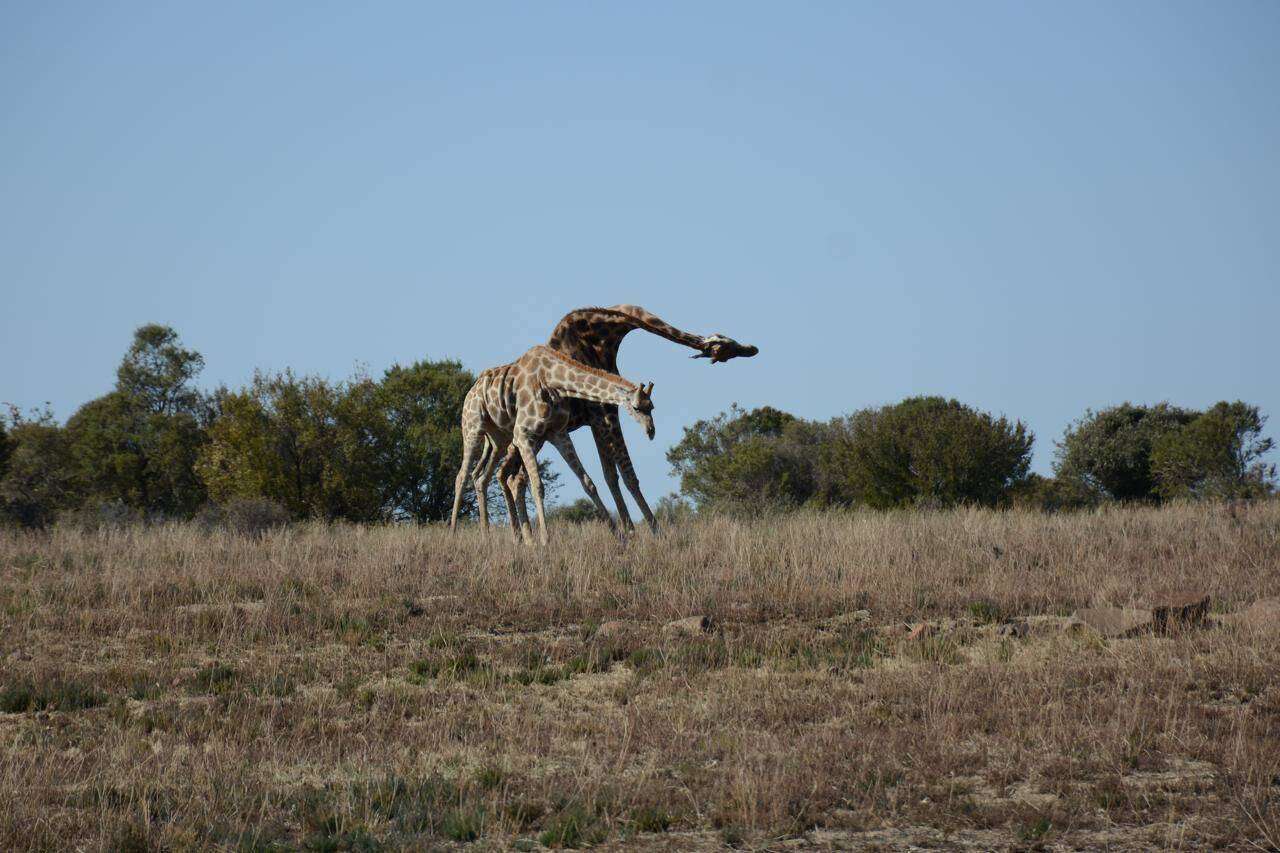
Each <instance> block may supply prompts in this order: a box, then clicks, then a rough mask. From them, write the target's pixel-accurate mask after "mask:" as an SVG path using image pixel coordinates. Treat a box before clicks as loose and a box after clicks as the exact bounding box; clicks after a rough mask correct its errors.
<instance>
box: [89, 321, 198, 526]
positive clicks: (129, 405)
mask: <svg viewBox="0 0 1280 853" xmlns="http://www.w3.org/2000/svg"><path fill="white" fill-rule="evenodd" d="M203 364H204V360H203V359H202V358H201V357H200V354H199V353H196V352H193V351H190V350H185V349H183V348H182V347H181V346H180V344H179V340H178V335H177V333H176V332H174V331H173V329H170V328H168V327H167V326H157V325H148V326H142V327H141V328H139V329H138V330H137V331H136V332H134V339H133V343H132V345H131V346H130V347H129V350H128V352H126V353H125V356H124V358H123V359H122V361H121V363H120V367H119V369H118V370H117V371H116V388H115V390H114V391H112V392H111V393H109V394H106V395H105V396H103V397H99V398H98V399H96V400H92V401H90V402H89V403H86V404H85V405H83V406H81V407H80V409H79V410H78V411H77V412H76V413H75V414H74V415H72V417H71V418H70V419H69V420H68V421H67V434H68V439H69V441H70V446H71V453H72V456H73V457H74V459H75V461H76V467H77V470H78V474H79V479H80V481H81V484H82V486H83V488H84V490H85V491H84V495H83V497H84V498H85V499H86V500H88V501H96V502H103V501H119V502H121V503H123V504H125V505H126V506H130V507H135V508H138V509H141V510H145V511H147V512H158V513H161V514H165V515H178V516H190V515H191V514H192V513H193V512H194V511H195V510H196V509H197V508H198V507H199V506H200V505H201V504H202V503H203V502H204V499H205V489H204V484H203V483H202V482H201V481H200V479H199V477H197V476H196V474H195V470H194V465H195V461H196V457H197V454H198V452H199V449H200V446H201V445H202V444H203V443H204V440H205V432H204V422H205V420H207V411H206V407H205V406H204V403H203V401H202V399H201V397H200V394H199V392H198V391H197V390H196V389H195V388H194V387H192V385H191V382H192V381H193V379H194V378H195V376H196V374H197V373H199V371H200V369H201V367H202V366H203Z"/></svg>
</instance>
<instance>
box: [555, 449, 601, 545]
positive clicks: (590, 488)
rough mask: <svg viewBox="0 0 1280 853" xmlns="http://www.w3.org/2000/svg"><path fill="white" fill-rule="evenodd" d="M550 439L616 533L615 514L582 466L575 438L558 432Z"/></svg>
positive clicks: (597, 509) (598, 511) (598, 512)
mask: <svg viewBox="0 0 1280 853" xmlns="http://www.w3.org/2000/svg"><path fill="white" fill-rule="evenodd" d="M548 441H550V442H551V443H552V444H553V445H555V448H556V450H559V451H560V455H561V456H563V457H564V461H565V462H566V463H567V464H568V466H569V467H570V468H571V469H572V470H573V473H574V474H576V475H578V480H579V481H580V482H581V483H582V488H583V490H584V491H586V493H587V497H589V498H591V502H592V503H593V504H595V505H596V513H597V514H598V515H599V516H600V519H601V520H602V521H604V522H605V523H606V524H608V525H609V529H610V530H612V531H614V532H615V533H616V532H617V531H618V526H617V525H616V524H614V523H613V516H611V515H610V514H609V510H608V509H607V508H606V507H605V505H604V501H602V500H600V493H599V492H598V491H596V484H595V483H593V482H591V477H590V475H588V474H587V469H585V468H583V467H582V460H581V459H579V458H578V453H577V451H576V450H574V448H573V439H571V438H570V437H569V434H568V433H566V432H561V433H557V434H555V435H553V436H551V437H550V438H549V439H548Z"/></svg>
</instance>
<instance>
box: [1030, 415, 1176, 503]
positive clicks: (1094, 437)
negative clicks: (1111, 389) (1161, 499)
mask: <svg viewBox="0 0 1280 853" xmlns="http://www.w3.org/2000/svg"><path fill="white" fill-rule="evenodd" d="M1195 416H1196V413H1195V412H1192V411H1188V410H1187V409H1182V408H1179V407H1177V406H1171V405H1169V404H1168V403H1158V404H1156V405H1154V406H1135V405H1133V404H1132V403H1122V404H1120V405H1119V406H1112V407H1111V408H1109V409H1103V410H1101V411H1098V412H1095V411H1092V410H1090V411H1088V412H1086V413H1085V415H1084V417H1082V418H1080V420H1078V421H1076V422H1075V423H1073V424H1072V425H1071V426H1069V427H1068V428H1067V430H1066V433H1065V434H1064V435H1063V437H1062V440H1061V441H1059V442H1058V447H1057V453H1056V457H1057V458H1056V461H1055V464H1054V473H1055V474H1056V475H1057V476H1058V478H1059V479H1062V480H1068V481H1074V482H1076V483H1078V484H1080V485H1082V486H1083V487H1084V488H1086V489H1088V490H1090V491H1094V492H1096V493H1097V494H1098V495H1099V496H1101V497H1106V498H1111V499H1113V500H1120V501H1148V500H1153V499H1155V498H1156V497H1157V494H1156V478H1155V474H1154V472H1153V471H1152V470H1151V451H1152V449H1153V448H1154V447H1155V445H1156V443H1157V442H1159V441H1160V440H1161V439H1162V438H1163V437H1164V436H1166V435H1168V434H1170V433H1172V432H1176V431H1177V430H1179V429H1181V428H1182V427H1184V426H1186V425H1187V424H1189V423H1190V422H1191V421H1192V420H1193V419H1194V418H1195Z"/></svg>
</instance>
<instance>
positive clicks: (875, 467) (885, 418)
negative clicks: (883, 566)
mask: <svg viewBox="0 0 1280 853" xmlns="http://www.w3.org/2000/svg"><path fill="white" fill-rule="evenodd" d="M831 426H832V431H833V433H834V435H833V436H832V437H831V438H829V439H828V440H827V441H826V442H825V444H826V446H827V450H826V452H825V453H824V458H823V463H822V467H823V468H824V469H825V470H826V471H827V472H828V473H827V475H826V476H827V477H828V478H829V479H830V481H831V482H832V484H833V485H832V486H830V487H828V488H829V490H830V491H831V493H832V496H833V497H835V498H837V499H838V500H839V501H840V502H852V503H860V504H865V505H867V506H871V507H875V508H890V507H903V506H913V505H924V506H953V505H956V504H977V505H982V506H995V505H997V504H1000V503H1003V502H1004V501H1006V500H1007V498H1008V497H1009V493H1010V490H1011V489H1012V488H1013V487H1014V486H1015V485H1016V484H1018V483H1019V482H1020V481H1021V480H1022V479H1023V478H1024V477H1025V476H1026V474H1027V469H1028V468H1029V466H1030V464H1031V446H1032V443H1033V442H1034V440H1035V436H1034V435H1033V434H1032V433H1031V431H1030V430H1028V429H1027V428H1026V425H1024V424H1023V423H1022V422H1021V421H1017V422H1010V421H1009V420H1008V419H1007V418H1004V417H1000V418H995V417H992V416H991V415H990V414H988V413H986V412H979V411H977V410H975V409H973V408H971V407H969V406H966V405H964V404H962V403H960V402H958V401H956V400H947V399H944V398H942V397H912V398H909V399H906V400H903V401H902V402H901V403H896V404H894V405H890V406H884V407H882V408H879V409H864V410H862V411H860V412H856V413H855V414H853V415H851V416H850V417H848V418H845V419H843V421H840V420H837V421H835V422H833V423H832V425H831Z"/></svg>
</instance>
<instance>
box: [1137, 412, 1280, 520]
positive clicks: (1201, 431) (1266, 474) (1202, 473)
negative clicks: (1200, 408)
mask: <svg viewBox="0 0 1280 853" xmlns="http://www.w3.org/2000/svg"><path fill="white" fill-rule="evenodd" d="M1266 422H1267V419H1266V417H1265V416H1263V415H1262V414H1261V412H1259V410H1258V407H1257V406H1250V405H1248V404H1246V403H1243V402H1240V401H1239V400H1237V401H1236V402H1234V403H1228V402H1226V401H1223V402H1220V403H1218V404H1216V405H1215V406H1213V408H1211V409H1209V410H1208V411H1207V412H1205V413H1203V414H1201V415H1200V416H1198V417H1197V418H1196V419H1195V420H1193V421H1191V422H1190V423H1189V424H1187V425H1186V426H1185V427H1183V428H1182V429H1180V430H1176V431H1171V432H1168V433H1166V434H1165V435H1163V436H1161V437H1160V438H1159V439H1158V440H1157V441H1156V442H1155V445H1154V446H1153V447H1152V449H1151V470H1152V472H1153V474H1154V476H1155V480H1156V491H1157V492H1158V493H1159V495H1160V496H1161V497H1163V498H1250V497H1259V496H1262V495H1265V494H1269V493H1270V492H1271V491H1272V490H1273V489H1274V488H1275V477H1276V466H1275V465H1272V464H1268V463H1266V462H1265V461H1263V457H1264V456H1265V455H1266V454H1267V452H1269V451H1270V450H1271V448H1272V444H1273V443H1272V441H1271V439H1269V438H1264V437H1263V436H1262V429H1263V427H1264V426H1265V425H1266Z"/></svg>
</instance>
